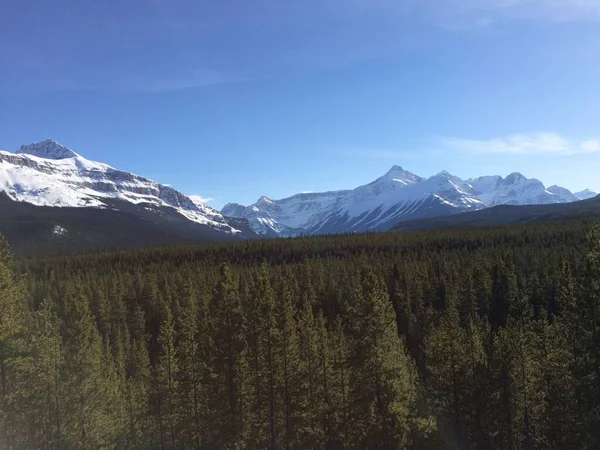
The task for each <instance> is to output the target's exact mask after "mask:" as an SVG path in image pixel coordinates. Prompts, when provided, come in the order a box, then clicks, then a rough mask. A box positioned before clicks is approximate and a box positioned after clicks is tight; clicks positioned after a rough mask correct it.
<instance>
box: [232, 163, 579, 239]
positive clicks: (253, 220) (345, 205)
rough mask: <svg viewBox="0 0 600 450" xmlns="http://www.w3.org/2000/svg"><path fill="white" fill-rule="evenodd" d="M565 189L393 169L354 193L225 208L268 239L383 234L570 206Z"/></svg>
mask: <svg viewBox="0 0 600 450" xmlns="http://www.w3.org/2000/svg"><path fill="white" fill-rule="evenodd" d="M577 200H578V198H577V197H576V196H575V195H573V194H572V193H571V192H570V191H569V190H567V189H565V188H562V187H559V186H551V187H549V188H547V189H546V187H545V186H544V184H543V183H542V182H541V181H539V180H536V179H528V178H526V177H524V176H523V175H521V174H520V173H513V174H511V175H509V176H507V177H506V178H502V177H501V176H486V177H480V178H475V179H470V180H468V181H464V180H462V179H460V178H459V177H456V176H453V175H451V174H449V173H448V172H446V171H443V172H440V173H439V174H437V175H435V176H433V177H431V178H427V179H425V178H422V177H419V176H418V175H415V174H413V173H411V172H408V171H406V170H404V169H403V168H402V167H400V166H393V167H392V168H391V169H390V170H389V171H388V172H387V173H386V174H385V175H384V176H382V177H380V178H378V179H377V180H375V181H373V182H372V183H370V184H367V185H364V186H360V187H358V188H356V189H353V190H343V191H333V192H324V193H311V194H297V195H294V196H292V197H288V198H285V199H282V200H272V199H270V198H268V197H261V198H260V199H259V200H258V201H257V202H256V203H254V204H253V205H250V206H248V207H245V206H243V205H239V204H237V203H230V204H228V205H225V207H223V209H222V210H221V213H222V214H223V215H224V216H226V217H235V218H243V219H246V220H248V222H249V223H250V226H251V227H252V229H253V230H254V231H255V232H257V233H259V234H263V235H268V236H295V235H299V234H308V235H311V234H327V233H348V232H362V231H369V230H374V231H384V230H389V229H391V228H392V227H393V226H394V225H396V224H397V223H399V222H403V221H408V220H414V219H424V218H430V217H436V216H445V215H451V214H457V213H461V212H466V211H476V210H479V209H485V208H488V207H491V206H496V205H534V204H553V203H568V202H573V201H577Z"/></svg>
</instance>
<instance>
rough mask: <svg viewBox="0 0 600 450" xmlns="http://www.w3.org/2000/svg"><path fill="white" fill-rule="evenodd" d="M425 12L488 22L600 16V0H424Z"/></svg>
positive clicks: (446, 18)
mask: <svg viewBox="0 0 600 450" xmlns="http://www.w3.org/2000/svg"><path fill="white" fill-rule="evenodd" d="M418 8H423V9H424V10H425V14H426V15H429V16H433V17H436V18H437V19H438V20H440V21H448V23H451V22H452V21H454V22H458V23H460V22H462V23H464V24H467V23H469V22H470V23H471V24H473V26H479V27H480V26H482V25H483V26H488V25H491V24H493V23H494V22H497V21H501V20H544V21H550V22H571V21H577V20H599V19H600V0H425V1H423V2H422V3H420V4H419V6H418Z"/></svg>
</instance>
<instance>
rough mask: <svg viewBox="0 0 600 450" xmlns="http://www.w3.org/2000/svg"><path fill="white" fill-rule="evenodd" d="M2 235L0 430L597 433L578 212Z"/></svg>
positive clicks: (168, 443)
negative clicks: (443, 226) (73, 246)
mask: <svg viewBox="0 0 600 450" xmlns="http://www.w3.org/2000/svg"><path fill="white" fill-rule="evenodd" d="M0 250H1V251H0V439H1V442H0V447H1V448H7V449H12V448H14V449H37V448H46V449H63V448H65V449H70V448H73V449H95V448H107V449H108V448H128V449H129V448H131V449H221V448H229V449H242V448H250V449H265V448H271V449H279V448H281V449H284V448H285V449H297V448H299V449H303V448H306V449H313V448H327V449H342V448H347V449H354V448H355V449H409V448H411V449H412V448H414V449H549V448H552V449H572V448H582V449H588V448H589V449H592V448H597V447H596V446H597V440H598V438H597V436H598V430H599V429H600V227H598V226H596V227H594V226H593V224H592V223H591V222H590V221H586V220H576V221H566V222H554V223H541V224H530V225H518V226H511V227H499V228H489V229H477V230H449V231H432V232H420V233H384V234H363V235H356V236H327V237H315V238H302V239H287V240H266V241H258V242H245V243H234V244H231V243H230V244H218V245H209V246H182V247H169V248H159V249H135V250H126V251H117V252H106V253H92V254H81V255H69V256H60V257H43V258H42V257H39V258H30V259H25V260H16V261H13V260H11V258H10V255H9V254H8V250H7V246H6V244H5V243H3V244H2V248H1V249H0Z"/></svg>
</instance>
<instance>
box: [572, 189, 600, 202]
mask: <svg viewBox="0 0 600 450" xmlns="http://www.w3.org/2000/svg"><path fill="white" fill-rule="evenodd" d="M598 194H600V192H596V191H594V190H592V189H586V190H584V191H581V192H576V193H575V197H577V198H578V199H579V200H587V199H589V198H594V197H597V196H598Z"/></svg>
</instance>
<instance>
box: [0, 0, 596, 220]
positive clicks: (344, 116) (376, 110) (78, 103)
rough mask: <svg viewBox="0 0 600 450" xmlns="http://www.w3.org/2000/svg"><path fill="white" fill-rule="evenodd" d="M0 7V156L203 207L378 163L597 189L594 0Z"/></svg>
mask: <svg viewBox="0 0 600 450" xmlns="http://www.w3.org/2000/svg"><path fill="white" fill-rule="evenodd" d="M3 9H4V10H5V11H4V14H3V15H2V16H1V17H0V26H1V27H2V29H3V31H4V33H5V34H4V39H3V41H2V44H0V58H2V60H3V61H6V63H7V64H6V67H5V69H4V70H3V71H2V72H0V117H2V120H0V134H1V135H2V136H3V140H2V142H1V143H0V147H2V148H4V149H6V150H7V151H10V152H14V151H16V149H18V148H19V146H20V145H22V144H27V143H29V142H36V141H41V140H43V139H45V138H48V137H50V138H52V139H55V140H56V141H58V142H61V143H62V144H63V145H65V146H67V147H69V148H71V149H73V150H74V151H75V152H77V153H78V154H80V155H82V156H83V157H85V158H86V159H90V160H94V161H99V162H103V163H106V164H109V165H111V166H113V167H115V168H118V169H120V170H126V171H130V172H133V173H136V174H139V175H141V176H144V177H147V178H150V179H152V180H154V181H156V182H159V183H161V184H165V185H167V184H168V185H171V186H173V187H174V188H176V189H177V190H179V191H181V192H184V193H186V194H187V195H199V196H201V197H202V198H203V199H206V200H208V199H212V200H211V201H210V202H209V205H210V206H213V207H215V208H217V209H220V208H221V207H222V206H223V205H224V204H225V203H229V202H232V203H239V204H242V205H249V204H252V203H254V202H255V201H256V199H258V198H260V197H261V196H263V195H266V196H268V197H269V198H273V199H281V198H287V197H289V196H291V195H294V194H297V193H300V192H306V191H311V192H322V191H335V190H342V189H353V188H355V187H357V186H359V185H364V184H367V183H369V182H371V181H373V180H374V179H376V178H378V177H380V176H381V175H382V174H384V173H386V171H387V170H389V167H391V166H393V165H400V166H402V167H404V168H407V167H408V168H410V171H411V172H413V173H415V174H418V175H419V176H423V177H430V176H432V175H434V174H436V173H439V172H440V171H441V170H447V171H448V172H450V173H451V174H453V175H455V176H458V177H460V178H462V179H465V180H467V179H469V178H473V177H477V176H482V175H501V176H503V177H505V176H506V174H510V173H513V172H519V173H522V174H523V175H525V176H526V177H527V178H536V179H539V180H540V181H542V182H543V183H544V185H545V186H546V187H549V186H552V185H558V186H563V187H565V188H567V189H569V190H571V191H572V192H579V191H582V190H584V189H586V188H590V189H593V190H596V191H599V190H600V181H598V176H597V168H598V167H600V164H599V163H600V131H598V126H597V124H598V119H600V111H599V109H598V106H597V105H598V104H600V88H599V87H598V83H597V80H598V79H600V66H599V65H598V64H597V60H598V58H599V57H600V29H599V27H598V23H599V22H600V1H596V0H585V1H579V2H572V1H558V0H533V1H524V0H511V1H509V2H506V1H503V0H494V1H485V2H484V1H483V0H473V1H470V2H460V1H458V0H452V1H449V2H442V1H441V0H429V1H426V2H421V3H419V4H418V5H416V4H414V2H410V1H400V2H390V1H389V0H375V1H366V0H356V1H353V2H342V1H341V0H326V1H324V2H313V1H309V2H307V3H305V4H304V3H303V4H286V5H282V4H281V3H279V2H275V1H274V0H261V1H259V2H258V3H256V4H254V5H253V6H250V5H247V4H245V3H244V2H239V1H236V2H233V3H232V4H231V5H227V6H226V5H222V4H216V5H213V4H205V3H198V2H193V1H191V0H182V1H178V2H172V3H171V2H165V1H162V0H148V1H137V0H136V1H134V0H126V1H124V2H119V3H115V4H107V3H102V4H99V3H96V2H65V3H63V4H58V5H54V4H53V5H50V4H48V3H47V2H44V1H42V0H26V1H23V2H18V4H9V5H7V6H5V7H4V8H3ZM232 11H233V13H232ZM24 31H25V32H24Z"/></svg>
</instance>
